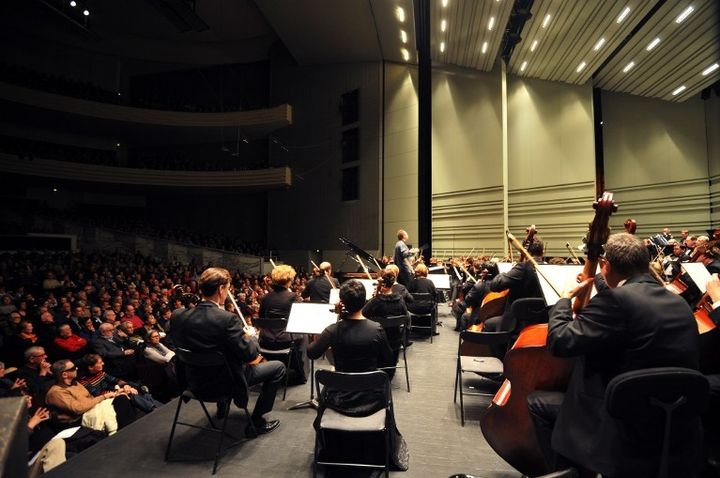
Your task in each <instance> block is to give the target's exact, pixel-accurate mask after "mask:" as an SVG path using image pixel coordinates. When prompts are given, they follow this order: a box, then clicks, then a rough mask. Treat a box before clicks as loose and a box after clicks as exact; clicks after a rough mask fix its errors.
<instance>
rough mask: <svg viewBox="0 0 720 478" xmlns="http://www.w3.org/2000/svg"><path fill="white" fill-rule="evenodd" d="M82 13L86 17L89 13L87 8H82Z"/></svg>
mask: <svg viewBox="0 0 720 478" xmlns="http://www.w3.org/2000/svg"><path fill="white" fill-rule="evenodd" d="M83 15H85V16H86V17H87V16H88V15H90V10H87V9H85V10H83Z"/></svg>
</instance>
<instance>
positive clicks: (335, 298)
mask: <svg viewBox="0 0 720 478" xmlns="http://www.w3.org/2000/svg"><path fill="white" fill-rule="evenodd" d="M329 300H330V302H329V303H330V305H335V304H337V303H338V302H340V289H339V288H337V287H333V288H332V289H330V299H329Z"/></svg>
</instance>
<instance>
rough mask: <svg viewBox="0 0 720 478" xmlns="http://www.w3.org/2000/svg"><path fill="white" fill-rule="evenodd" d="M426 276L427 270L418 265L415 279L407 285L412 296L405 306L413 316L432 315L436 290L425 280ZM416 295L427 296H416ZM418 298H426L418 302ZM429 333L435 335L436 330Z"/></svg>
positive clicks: (422, 265)
mask: <svg viewBox="0 0 720 478" xmlns="http://www.w3.org/2000/svg"><path fill="white" fill-rule="evenodd" d="M427 275H428V268H427V266H426V265H425V264H418V265H416V266H415V278H414V279H413V280H412V281H411V282H410V285H408V292H410V294H411V295H412V296H413V300H412V301H410V302H407V303H406V304H405V305H406V306H407V308H408V310H409V311H410V312H412V313H414V314H431V313H434V310H435V299H436V297H437V290H436V289H435V284H434V283H433V281H431V280H430V279H428V278H427ZM417 294H428V295H427V296H423V295H420V296H418V295H417ZM420 297H427V299H423V300H420V299H419V298H420ZM433 324H434V322H433ZM434 325H435V324H434ZM430 333H431V334H433V335H437V332H436V328H435V327H433V330H431V331H430Z"/></svg>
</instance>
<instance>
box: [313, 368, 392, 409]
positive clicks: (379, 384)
mask: <svg viewBox="0 0 720 478" xmlns="http://www.w3.org/2000/svg"><path fill="white" fill-rule="evenodd" d="M315 386H316V387H317V395H318V397H322V394H321V393H320V387H321V386H324V387H328V388H330V389H333V390H340V391H347V392H362V391H367V390H383V391H384V394H385V398H384V401H385V402H386V403H389V402H390V401H391V400H392V397H391V395H390V380H389V379H388V376H387V374H386V373H385V372H382V371H380V370H374V371H372V372H356V373H349V372H333V371H331V370H317V371H315Z"/></svg>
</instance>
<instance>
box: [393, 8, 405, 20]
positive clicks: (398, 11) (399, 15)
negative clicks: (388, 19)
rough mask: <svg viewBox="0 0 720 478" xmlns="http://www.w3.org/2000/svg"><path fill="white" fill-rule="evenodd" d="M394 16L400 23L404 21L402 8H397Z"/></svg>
mask: <svg viewBox="0 0 720 478" xmlns="http://www.w3.org/2000/svg"><path fill="white" fill-rule="evenodd" d="M395 16H396V17H397V19H398V20H400V23H402V22H404V21H405V9H404V8H403V7H397V8H396V9H395Z"/></svg>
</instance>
